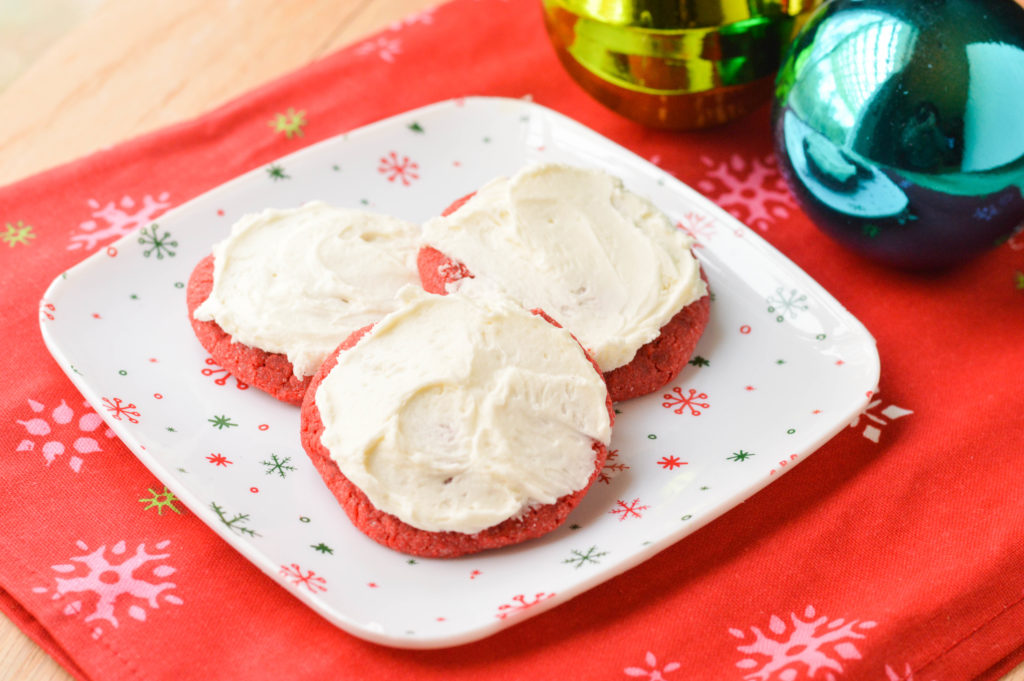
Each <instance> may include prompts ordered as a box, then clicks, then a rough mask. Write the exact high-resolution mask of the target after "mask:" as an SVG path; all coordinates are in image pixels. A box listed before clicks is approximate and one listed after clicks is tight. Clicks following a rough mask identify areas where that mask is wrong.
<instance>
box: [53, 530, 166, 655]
mask: <svg viewBox="0 0 1024 681" xmlns="http://www.w3.org/2000/svg"><path fill="white" fill-rule="evenodd" d="M170 543H171V542H170V541H169V540H165V541H162V542H160V543H158V544H157V545H156V549H158V550H163V549H166V548H167V547H168V546H169V545H170ZM75 545H76V546H77V547H78V548H79V549H80V550H81V551H83V552H87V553H85V555H80V556H72V557H71V558H70V559H69V561H68V562H67V563H61V564H59V565H53V566H51V568H52V569H53V571H54V572H57V573H60V574H64V575H69V576H68V577H57V578H55V585H54V588H53V590H52V592H51V590H50V588H49V587H45V586H43V587H36V588H34V589H33V591H34V592H35V593H48V592H50V593H52V596H51V598H52V599H53V600H55V601H56V600H59V599H61V598H65V597H71V598H74V600H69V602H68V603H67V605H66V606H65V607H64V614H65V615H69V616H73V615H77V614H79V613H81V612H82V611H83V610H85V609H87V608H88V607H90V606H91V607H92V611H91V612H89V614H87V615H86V616H85V619H84V621H85V622H87V623H88V622H94V621H97V620H100V621H103V622H106V623H108V624H109V625H110V626H112V627H115V628H116V627H118V626H120V620H119V619H118V614H119V613H120V614H124V613H126V614H127V615H128V617H130V618H132V619H134V620H137V621H139V622H145V621H146V616H147V610H146V607H144V606H148V607H149V608H151V609H153V610H155V609H157V608H159V607H160V603H161V602H163V603H172V604H174V605H181V604H182V603H183V601H182V600H181V598H179V597H178V596H176V595H174V594H170V593H166V592H168V591H170V590H171V589H174V588H175V586H176V585H175V584H174V583H172V582H155V581H150V580H149V579H146V578H147V577H150V576H152V577H156V578H164V577H168V576H170V575H172V574H174V572H175V568H173V567H171V566H170V565H167V564H165V563H162V562H161V561H163V560H164V559H165V558H168V557H169V556H170V554H169V553H148V552H147V551H146V545H145V544H139V545H138V546H137V547H136V548H135V553H134V554H132V555H129V556H127V557H126V558H124V559H121V560H120V561H119V562H115V561H118V559H119V557H121V556H124V555H125V554H126V552H127V546H126V545H125V542H124V541H119V542H118V543H116V544H114V546H113V547H112V548H111V549H110V551H109V553H108V551H107V547H106V545H105V544H104V545H103V546H100V547H99V548H98V549H96V550H95V551H92V552H91V553H88V551H89V547H88V545H86V544H85V542H83V541H81V540H79V541H77V542H75ZM148 564H153V565H152V566H149V565H148ZM73 573H77V574H73ZM140 601H141V602H142V604H141V605H140ZM87 603H88V605H87ZM126 606H127V607H126ZM102 633H103V629H102V628H101V627H99V626H97V627H96V628H94V629H93V631H92V636H93V638H99V636H100V635H101V634H102Z"/></svg>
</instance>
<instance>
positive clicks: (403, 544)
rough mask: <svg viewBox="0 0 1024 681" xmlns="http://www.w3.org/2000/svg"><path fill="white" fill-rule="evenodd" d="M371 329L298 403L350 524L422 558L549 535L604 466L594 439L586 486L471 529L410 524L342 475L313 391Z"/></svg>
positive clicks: (313, 452)
mask: <svg viewBox="0 0 1024 681" xmlns="http://www.w3.org/2000/svg"><path fill="white" fill-rule="evenodd" d="M370 328H371V327H370V326H367V327H364V328H362V329H360V330H359V331H356V332H355V333H353V334H352V335H351V336H349V337H348V338H347V339H346V340H345V341H344V342H343V343H342V344H341V345H340V346H338V350H337V351H336V352H334V353H333V354H332V355H331V356H330V357H328V358H327V360H326V361H325V362H324V363H323V365H322V366H321V367H320V370H319V371H317V373H316V375H315V376H314V377H313V382H312V384H311V385H310V386H309V390H308V391H307V392H306V398H305V400H304V401H303V403H302V424H301V430H302V446H303V447H304V448H305V450H306V453H307V454H308V455H309V458H310V459H311V460H312V462H313V465H314V466H315V467H316V469H317V471H318V472H319V473H320V476H321V477H322V478H323V480H324V482H325V483H327V487H328V488H329V489H330V490H331V493H332V494H333V495H334V497H335V498H336V499H337V500H338V503H340V504H341V507H342V508H343V509H344V510H345V513H346V514H347V515H348V517H349V519H350V520H351V521H352V524H353V525H355V526H356V528H358V529H359V530H360V531H361V532H363V533H364V534H365V535H366V536H368V537H370V538H371V539H373V540H374V541H376V542H378V543H379V544H383V545H384V546H387V547H388V548H391V549H394V550H396V551H401V552H402V553H407V554H410V555H414V556H420V557H422V558H455V557H457V556H463V555H466V554H470V553H478V552H480V551H484V550H487V549H496V548H500V547H502V546H510V545H512V544H518V543H520V542H523V541H526V540H528V539H533V538H536V537H540V536H543V535H545V534H548V533H549V532H551V531H552V530H554V529H556V528H557V527H558V526H559V525H561V524H562V523H563V522H564V521H565V519H566V518H567V517H568V515H569V513H570V512H571V511H572V509H573V508H575V507H576V505H577V504H579V502H580V500H582V499H583V496H584V495H585V494H586V493H587V490H588V489H590V486H591V485H592V484H593V482H594V480H595V479H597V475H598V473H599V472H600V471H601V469H602V468H603V467H604V464H605V460H606V459H607V458H608V449H607V447H605V446H604V445H603V444H601V443H599V442H594V445H593V450H594V471H593V473H592V474H591V476H590V479H589V480H588V481H587V485H586V486H585V487H583V488H582V489H580V490H577V491H575V492H573V493H571V494H567V495H565V496H562V497H560V498H559V499H558V500H557V501H556V502H555V503H553V504H546V505H544V506H539V507H536V508H533V509H531V510H530V511H528V512H527V513H524V514H523V515H521V516H519V517H516V518H509V519H508V520H505V521H503V522H501V523H499V524H497V525H495V526H493V527H489V528H487V529H484V530H481V531H480V532H476V533H474V534H465V533H462V532H430V531H427V530H421V529H419V528H416V527H413V526H411V525H409V524H408V523H405V522H403V521H401V520H399V519H398V518H397V517H395V516H393V515H391V514H390V513H385V512H384V511H381V510H380V509H378V508H377V507H375V506H374V505H373V504H372V503H371V502H370V500H369V499H368V498H367V497H366V495H365V494H364V493H363V492H362V491H361V490H360V489H359V488H358V487H357V486H356V485H354V484H353V483H352V482H350V481H349V480H348V478H346V477H345V475H344V474H343V473H342V472H341V470H340V469H339V468H338V465H337V464H336V463H335V462H334V460H333V459H332V458H331V456H330V453H329V452H328V451H327V448H326V447H324V446H323V444H322V443H321V441H320V439H321V436H322V435H323V432H324V424H323V421H322V420H321V418H320V411H319V409H317V406H316V391H317V388H318V387H319V385H320V383H321V382H322V381H323V379H324V377H326V376H327V374H329V373H330V371H331V369H333V368H334V366H335V365H336V364H337V363H338V355H339V354H340V353H341V352H344V351H345V350H348V349H350V348H352V347H354V346H355V345H356V343H358V342H359V339H360V338H362V337H363V335H364V334H366V333H367V332H368V331H369V330H370ZM608 413H609V417H610V418H614V411H613V410H612V406H611V400H610V399H609V400H608Z"/></svg>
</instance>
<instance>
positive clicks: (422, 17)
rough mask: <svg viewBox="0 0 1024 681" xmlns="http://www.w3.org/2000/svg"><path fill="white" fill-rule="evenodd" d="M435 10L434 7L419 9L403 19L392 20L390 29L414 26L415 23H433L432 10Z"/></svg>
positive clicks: (395, 29)
mask: <svg viewBox="0 0 1024 681" xmlns="http://www.w3.org/2000/svg"><path fill="white" fill-rule="evenodd" d="M436 11H437V8H436V7H431V8H429V9H425V10H421V11H419V12H415V13H413V14H410V15H409V16H407V17H406V18H404V19H401V20H399V21H395V22H392V23H391V30H392V31H398V30H401V29H403V28H405V27H406V26H415V25H416V24H423V25H424V26H429V25H431V24H433V23H434V12H436Z"/></svg>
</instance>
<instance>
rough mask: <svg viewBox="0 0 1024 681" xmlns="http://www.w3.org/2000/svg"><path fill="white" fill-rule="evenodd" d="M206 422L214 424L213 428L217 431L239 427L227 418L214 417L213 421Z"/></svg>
mask: <svg viewBox="0 0 1024 681" xmlns="http://www.w3.org/2000/svg"><path fill="white" fill-rule="evenodd" d="M206 420H207V421H209V422H210V423H212V424H213V427H214V428H216V429H217V430H224V429H225V428H232V427H234V426H237V425H238V424H237V423H235V422H234V421H232V420H231V419H230V418H229V417H227V416H214V417H213V418H212V419H206Z"/></svg>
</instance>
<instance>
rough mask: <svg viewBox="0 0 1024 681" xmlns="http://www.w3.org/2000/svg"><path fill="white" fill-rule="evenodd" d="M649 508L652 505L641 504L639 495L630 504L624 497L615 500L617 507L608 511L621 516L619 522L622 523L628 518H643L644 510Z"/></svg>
mask: <svg viewBox="0 0 1024 681" xmlns="http://www.w3.org/2000/svg"><path fill="white" fill-rule="evenodd" d="M649 508H650V506H641V505H640V498H639V497H637V498H636V499H633V501H631V502H629V503H628V504H627V503H626V502H625V501H623V500H622V499H619V500H617V501H616V502H615V508H613V509H612V510H610V511H608V512H609V513H611V514H613V515H617V516H619V522H620V523H621V522H622V521H623V520H625V519H626V518H642V517H643V511H646V510H647V509H649Z"/></svg>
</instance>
